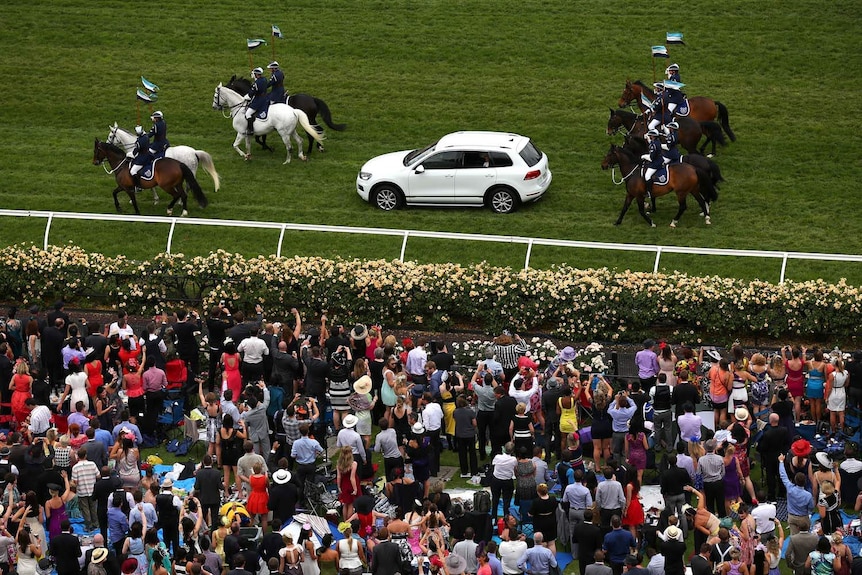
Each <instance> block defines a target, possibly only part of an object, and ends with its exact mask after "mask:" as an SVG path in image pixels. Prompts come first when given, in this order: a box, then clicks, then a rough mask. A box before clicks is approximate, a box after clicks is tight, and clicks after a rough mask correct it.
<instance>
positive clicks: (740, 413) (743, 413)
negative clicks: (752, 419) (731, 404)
mask: <svg viewBox="0 0 862 575" xmlns="http://www.w3.org/2000/svg"><path fill="white" fill-rule="evenodd" d="M733 417H735V418H736V421H745V420H746V419H748V410H747V409H745V408H744V407H737V408H736V411H734V412H733Z"/></svg>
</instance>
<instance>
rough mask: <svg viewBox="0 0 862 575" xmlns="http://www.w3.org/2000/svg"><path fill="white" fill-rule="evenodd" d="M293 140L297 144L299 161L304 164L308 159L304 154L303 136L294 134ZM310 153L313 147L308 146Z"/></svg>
mask: <svg viewBox="0 0 862 575" xmlns="http://www.w3.org/2000/svg"><path fill="white" fill-rule="evenodd" d="M293 140H294V141H295V142H296V150H297V152H298V153H299V159H300V160H302V161H303V162H304V161H306V160H307V159H308V157H307V156H306V155H305V154H303V153H302V136H300V135H299V134H298V133H297V132H293ZM308 153H309V154H310V153H311V146H308Z"/></svg>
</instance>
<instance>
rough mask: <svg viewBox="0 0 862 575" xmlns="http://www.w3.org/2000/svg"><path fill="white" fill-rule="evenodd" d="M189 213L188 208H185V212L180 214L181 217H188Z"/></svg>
mask: <svg viewBox="0 0 862 575" xmlns="http://www.w3.org/2000/svg"><path fill="white" fill-rule="evenodd" d="M187 215H189V212H188V210H183V213H182V214H181V216H180V217H183V218H184V217H186V216H187Z"/></svg>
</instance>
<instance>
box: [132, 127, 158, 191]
mask: <svg viewBox="0 0 862 575" xmlns="http://www.w3.org/2000/svg"><path fill="white" fill-rule="evenodd" d="M135 134H137V136H138V139H137V140H135V146H134V147H133V148H132V149H131V150H130V151H129V153H128V154H127V156H128V157H129V158H131V160H132V161H131V165H130V167H129V174H130V175H131V176H132V183H133V184H134V185H135V191H136V192H140V191H141V176H140V172H141V170H142V169H143V168H144V166H146V165H147V164H149V163H150V162H152V161H153V157H152V156H151V155H150V136H149V135H148V134H145V133H144V129H143V128H142V127H141V126H135Z"/></svg>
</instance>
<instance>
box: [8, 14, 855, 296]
mask: <svg viewBox="0 0 862 575" xmlns="http://www.w3.org/2000/svg"><path fill="white" fill-rule="evenodd" d="M857 8H858V6H856V4H854V3H852V2H849V1H848V0H838V1H836V2H831V3H827V4H823V3H820V2H814V1H813V0H800V1H797V2H793V3H790V4H788V3H786V2H778V1H775V0H768V1H765V2H758V3H750V2H744V1H742V0H727V1H724V0H723V1H718V0H707V1H705V2H702V3H699V4H698V5H697V6H696V9H695V7H693V6H692V5H691V4H690V3H684V2H681V1H676V0H674V1H664V2H659V3H657V4H656V3H653V4H650V5H649V6H646V5H644V6H641V5H636V4H632V3H629V4H623V5H614V6H610V5H605V4H584V3H572V2H563V1H556V0H554V1H548V2H526V3H525V2H514V1H513V0H496V1H494V2H489V1H483V2H473V3H463V2H456V1H454V0H434V1H429V2H421V3H415V2H391V1H360V2H349V1H346V0H333V1H331V2H326V3H320V2H312V1H309V0H297V1H296V2H292V3H290V5H281V4H279V5H276V4H272V5H254V6H251V5H249V4H248V3H246V2H241V1H240V0H225V1H223V2H221V3H215V4H214V3H211V2H204V1H203V0H190V1H188V2H183V3H176V2H169V1H167V0H154V1H152V2H149V3H147V5H146V6H140V5H137V4H129V3H127V2H118V1H107V2H101V3H97V4H93V3H87V2H84V1H83V0H58V1H56V2H50V3H36V4H33V3H30V2H24V1H22V0H10V1H8V2H6V3H5V4H4V7H3V15H4V18H3V19H2V24H0V29H2V32H3V33H2V34H0V49H2V50H3V53H5V54H6V55H7V56H6V57H5V58H3V59H2V60H0V91H2V92H3V93H4V94H6V99H5V101H4V106H5V108H4V114H3V124H2V127H0V133H2V135H3V137H0V206H2V207H4V208H15V209H37V210H57V211H79V212H112V211H113V205H112V201H111V199H110V192H111V190H112V189H113V187H114V184H113V181H112V178H111V177H110V176H108V175H106V174H105V173H104V172H103V171H102V169H101V168H99V167H94V166H93V165H92V163H91V159H92V146H93V140H94V138H97V137H98V138H100V139H105V138H106V137H107V133H108V129H107V128H108V126H109V125H110V124H112V123H113V122H115V121H116V122H118V123H119V124H120V125H121V126H124V127H126V128H128V129H131V128H132V127H133V126H134V125H135V123H136V122H137V121H138V117H137V113H136V105H135V98H134V93H135V90H136V89H137V88H138V87H140V76H141V75H143V76H145V77H146V78H147V79H148V80H150V81H152V82H155V83H156V84H158V85H159V86H160V87H161V91H160V92H159V101H158V102H157V104H156V105H155V108H157V109H160V110H162V111H163V112H164V113H165V117H166V120H167V122H168V126H169V138H170V140H171V142H172V143H174V144H186V145H191V146H194V147H196V148H199V149H204V150H207V151H208V152H210V153H211V154H212V155H213V158H214V160H215V165H216V167H217V168H218V170H219V173H220V174H221V176H222V190H221V191H220V192H219V193H218V194H213V193H212V182H211V180H210V179H209V178H208V176H206V175H205V174H204V173H203V172H200V174H199V175H200V180H201V182H202V184H203V187H204V189H205V191H207V192H208V195H209V198H210V201H211V204H210V206H209V207H208V208H207V209H206V210H202V209H200V208H198V207H197V206H196V205H193V206H192V207H191V208H190V209H191V217H210V218H223V219H239V220H264V221H277V222H282V221H283V222H298V223H312V224H318V223H323V224H333V225H345V226H346V225H356V226H374V227H384V228H397V229H411V230H440V231H450V232H478V233H490V234H501V235H509V234H511V235H519V236H528V237H547V238H558V239H575V240H592V241H606V242H627V243H649V244H662V245H692V246H705V247H720V248H749V249H770V250H782V251H784V250H791V251H814V252H830V253H831V252H838V253H853V254H855V253H862V239H860V238H862V233H860V232H862V220H859V218H856V217H854V215H855V214H856V213H857V212H858V211H859V209H860V199H859V194H858V193H857V190H856V188H857V186H856V179H857V178H858V174H859V169H860V164H859V157H860V155H862V154H860V152H862V141H860V139H859V138H858V136H857V134H858V129H859V126H860V123H859V122H858V121H857V120H855V119H853V117H852V116H849V115H848V119H846V120H845V119H842V118H841V117H840V116H838V115H837V114H836V113H835V112H834V111H833V110H831V109H828V108H834V107H836V106H838V105H842V104H844V105H845V106H846V104H845V103H849V102H853V101H855V99H856V96H857V95H858V89H857V88H856V77H857V76H858V74H859V72H860V70H862V53H860V52H859V51H858V50H855V49H853V46H855V40H856V38H855V32H856V31H857V30H858V29H859V28H860V26H859V24H860V15H859V12H858V9H857ZM656 14H662V15H663V17H662V18H660V19H659V18H655V15H656ZM271 24H277V25H279V26H280V27H281V30H282V31H283V32H284V33H285V35H286V37H287V38H286V39H285V40H278V41H277V42H276V43H275V57H276V59H278V60H279V62H280V63H281V65H282V68H283V69H284V70H285V73H286V76H287V81H286V85H287V87H288V90H289V91H291V92H307V93H311V94H313V95H315V96H318V97H321V98H323V99H324V100H325V101H326V102H327V103H328V104H329V106H330V108H331V109H332V112H333V116H334V119H335V121H336V122H346V123H347V124H348V125H349V127H348V130H347V131H346V132H343V133H337V132H333V131H331V130H330V131H329V132H328V136H329V139H328V141H327V152H326V153H325V154H320V153H317V152H315V153H314V154H313V155H312V157H311V159H310V161H309V162H308V163H301V162H298V161H296V159H295V158H294V161H293V162H292V163H291V164H290V165H287V166H282V165H281V162H282V161H283V155H284V154H283V148H282V146H281V144H280V143H279V144H278V145H277V146H276V148H277V149H276V153H274V154H269V153H265V152H264V153H262V152H257V151H256V152H255V153H254V157H253V159H252V161H251V162H244V161H242V159H241V158H240V157H239V156H238V155H237V154H236V153H235V152H234V151H233V150H232V149H231V147H230V143H231V142H232V140H233V138H234V133H233V132H232V129H231V127H230V126H229V122H228V120H225V119H224V118H222V117H221V116H220V114H219V113H218V112H215V111H213V110H212V108H211V103H212V98H213V91H214V88H215V86H216V84H217V83H218V82H220V81H226V80H227V79H229V78H230V76H231V75H232V74H243V75H246V76H247V75H248V73H249V70H250V66H249V54H248V52H247V51H246V49H245V40H246V38H255V37H266V38H268V32H269V29H270V25H271ZM668 30H680V31H682V32H683V33H684V34H685V40H686V42H687V46H685V47H674V46H671V47H670V52H671V60H670V61H674V62H678V63H679V64H680V66H681V68H682V72H681V73H682V79H683V81H684V82H685V83H686V84H687V85H688V87H687V89H686V90H687V92H688V93H689V94H690V95H708V96H712V97H714V98H716V99H719V100H720V101H722V102H723V103H724V104H725V105H726V106H727V108H728V110H729V112H730V121H731V125H732V126H733V128H734V131H735V132H736V134H737V136H738V138H739V139H738V141H737V142H736V143H734V144H731V145H730V146H729V147H727V148H725V149H722V150H720V151H719V154H718V157H717V161H718V162H719V164H720V165H721V168H722V170H723V172H724V174H725V177H726V178H727V182H726V184H725V185H724V187H723V188H722V190H721V194H720V200H719V202H718V203H717V204H716V205H715V207H714V217H713V222H714V224H713V225H712V226H711V227H707V226H705V225H704V224H703V222H702V220H701V219H700V218H698V217H697V215H696V213H695V210H694V209H691V210H689V212H688V213H687V214H686V215H685V216H684V217H683V219H682V223H681V225H680V227H679V228H678V229H676V230H672V229H669V228H668V226H667V224H668V223H669V220H670V218H671V215H672V213H673V210H675V206H674V205H673V202H672V201H669V200H668V199H667V198H665V199H663V200H660V201H659V212H658V214H657V215H656V222H657V224H658V227H657V228H655V229H650V228H648V227H647V226H646V225H645V223H644V222H643V221H642V220H641V219H640V218H639V216H638V215H637V214H636V213H630V214H629V215H628V216H627V217H626V219H625V220H624V222H623V224H622V225H621V226H619V227H614V226H613V225H612V224H613V221H614V220H615V218H616V216H617V214H618V210H619V208H620V206H621V204H622V200H623V194H622V191H621V190H620V188H618V187H615V186H614V185H613V184H612V183H611V181H610V174H609V173H606V172H602V171H601V169H600V165H599V164H600V161H601V159H602V157H603V155H604V153H605V151H606V150H607V148H608V145H609V143H610V141H615V142H617V143H620V141H621V137H617V138H613V139H612V138H608V137H607V136H606V135H605V124H606V121H607V115H608V108H609V107H616V102H617V99H618V98H619V96H620V93H621V91H622V88H623V84H624V82H625V79H626V78H631V79H637V78H640V79H643V80H645V81H652V61H651V59H650V56H649V46H650V45H653V44H658V43H662V41H663V39H664V34H665V32H666V31H668ZM251 56H252V59H253V64H254V65H255V66H265V65H266V64H267V63H269V61H270V60H271V59H272V57H273V51H272V45H269V46H262V47H261V48H258V49H257V50H255V51H253V52H252V53H251ZM668 62H669V61H667V60H661V61H659V62H658V63H657V65H658V68H663V67H664V66H665V65H666V64H667V63H668ZM25 86H26V88H25ZM141 114H142V116H143V119H144V120H145V122H144V123H145V125H147V126H148V125H149V121H148V120H146V116H148V114H149V110H148V109H146V105H142V110H141ZM460 129H488V130H503V131H514V132H518V133H522V134H526V135H528V136H530V137H531V138H532V139H533V140H534V142H535V143H536V145H537V146H538V147H539V148H541V149H542V150H543V151H545V152H546V153H547V154H548V156H549V158H550V165H551V169H552V171H553V172H554V183H553V185H552V187H551V189H550V190H549V192H548V194H547V195H546V197H544V198H543V199H542V200H541V201H539V202H538V203H536V204H533V205H529V206H524V207H523V208H522V209H521V210H520V211H518V212H517V213H515V214H513V215H510V216H497V215H494V214H492V213H491V212H490V211H489V210H484V209H483V210H468V209H458V210H456V209H409V210H403V211H399V212H395V213H383V212H380V211H378V210H376V209H374V208H372V207H371V206H369V205H366V204H364V203H363V202H362V201H361V200H360V199H359V197H358V196H357V194H356V192H355V178H356V174H357V171H358V170H359V167H360V166H361V165H362V163H363V162H364V161H366V160H367V159H369V158H370V157H372V156H374V155H377V154H381V153H384V152H389V151H393V150H399V149H407V148H412V147H418V146H422V145H425V144H427V143H429V142H431V141H433V140H434V139H436V138H438V137H439V136H441V135H443V134H445V133H447V132H451V131H454V130H460ZM270 141H271V142H272V141H273V138H270ZM147 197H148V194H147V193H145V194H143V197H142V198H141V200H142V201H141V204H142V210H143V213H145V214H152V215H162V214H164V211H163V210H164V208H165V203H166V202H165V198H166V196H165V195H164V194H163V196H162V197H163V200H162V203H161V204H160V205H159V206H157V207H154V206H152V205H151V203H149V202H148V201H147V199H146V198H147ZM123 206H124V209H125V210H126V211H127V212H128V211H130V206H128V204H127V203H125V200H124V204H123ZM43 233H44V221H42V220H39V221H31V220H24V219H11V218H3V221H2V224H0V244H9V243H15V242H21V241H33V242H38V243H41V240H42V236H43ZM166 235H167V227H166V226H161V225H149V226H148V225H136V226H129V225H122V224H94V223H86V222H68V221H60V222H56V223H55V224H54V226H53V227H52V233H51V239H52V241H53V242H54V243H65V242H67V241H72V242H75V243H78V244H81V245H83V246H85V247H86V248H87V249H91V250H97V251H101V252H105V253H109V254H116V253H124V254H126V255H129V256H130V257H135V258H144V257H147V256H150V255H152V254H153V253H156V252H158V251H161V250H163V249H164V245H165V241H166ZM277 238H278V233H277V232H272V231H252V230H239V229H229V230H228V229H200V228H198V227H181V228H179V229H178V231H177V234H176V235H175V237H174V251H177V252H183V253H186V254H203V253H208V252H210V251H211V250H213V249H215V248H219V247H220V248H225V249H229V250H233V251H238V252H242V253H244V254H257V253H272V252H274V251H275V245H276V241H277ZM399 248H400V242H399V241H397V240H395V241H392V240H387V239H368V238H365V237H361V238H359V237H356V236H350V235H344V236H341V235H333V234H319V233H290V234H288V235H287V236H286V240H285V248H284V251H283V253H284V254H285V255H292V254H295V253H298V254H315V255H333V254H340V255H343V256H345V257H361V258H368V257H386V258H394V257H397V255H398V250H399ZM525 249H526V248H525V247H523V246H519V247H514V248H510V247H509V246H507V245H505V244H484V243H481V244H470V243H468V244H463V243H460V242H454V241H450V240H421V241H415V242H414V241H411V242H410V243H409V244H408V253H407V257H408V258H410V259H416V260H419V261H460V262H474V261H480V260H488V261H489V262H491V263H493V264H497V265H511V266H516V267H520V266H521V265H523V261H524V254H525ZM563 261H565V262H568V263H572V264H575V265H578V266H597V265H608V266H612V267H620V268H632V269H652V261H653V258H652V257H649V256H645V255H644V254H623V253H618V252H586V251H584V250H561V249H550V248H536V249H535V250H534V251H533V257H532V262H533V265H534V266H535V267H544V266H548V265H551V264H553V263H558V262H563ZM662 263H663V266H665V267H666V268H668V269H674V268H675V269H681V270H685V271H689V272H691V273H695V274H704V273H715V274H724V275H735V276H740V277H744V278H753V277H762V278H767V279H771V280H777V277H778V270H779V266H780V263H779V262H778V261H764V260H756V259H755V260H744V259H738V258H717V257H703V256H699V257H681V256H668V257H666V258H663V260H662ZM788 277H790V278H794V279H809V278H814V277H823V278H825V279H828V280H837V279H838V278H840V277H847V278H848V279H849V280H850V281H851V282H854V283H860V282H862V266H859V265H849V264H819V263H817V262H810V263H809V262H797V263H791V264H790V265H789V266H788Z"/></svg>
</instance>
